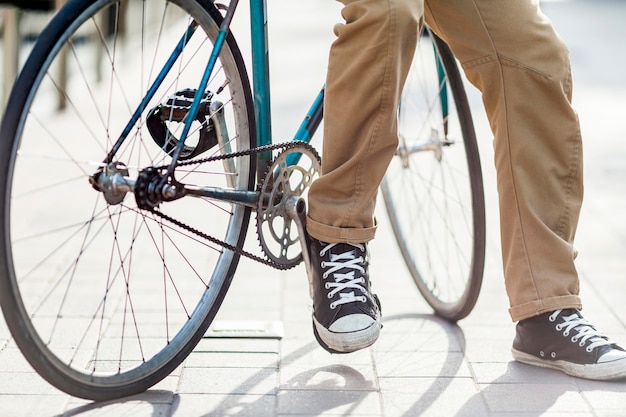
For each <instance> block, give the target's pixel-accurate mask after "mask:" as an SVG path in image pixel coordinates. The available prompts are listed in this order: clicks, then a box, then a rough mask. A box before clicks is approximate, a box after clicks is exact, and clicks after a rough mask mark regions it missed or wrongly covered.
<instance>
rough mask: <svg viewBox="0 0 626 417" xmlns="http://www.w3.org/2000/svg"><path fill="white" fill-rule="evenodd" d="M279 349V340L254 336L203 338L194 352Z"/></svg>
mask: <svg viewBox="0 0 626 417" xmlns="http://www.w3.org/2000/svg"><path fill="white" fill-rule="evenodd" d="M279 351H280V341H279V340H277V339H254V338H250V339H246V338H203V339H201V340H200V342H199V343H198V344H197V345H196V347H195V348H194V352H257V353H264V352H265V353H278V352H279Z"/></svg>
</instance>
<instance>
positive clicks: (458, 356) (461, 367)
mask: <svg viewBox="0 0 626 417" xmlns="http://www.w3.org/2000/svg"><path fill="white" fill-rule="evenodd" d="M374 360H375V362H376V372H377V374H378V376H379V377H433V378H434V377H455V376H456V377H470V376H471V373H470V370H469V368H468V366H467V363H466V362H465V358H464V356H463V354H462V353H459V352H375V354H374Z"/></svg>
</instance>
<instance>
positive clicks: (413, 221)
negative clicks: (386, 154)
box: [381, 28, 485, 321]
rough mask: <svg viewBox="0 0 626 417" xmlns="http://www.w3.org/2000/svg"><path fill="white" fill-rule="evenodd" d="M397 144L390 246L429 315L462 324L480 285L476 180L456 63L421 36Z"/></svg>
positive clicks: (438, 43)
mask: <svg viewBox="0 0 626 417" xmlns="http://www.w3.org/2000/svg"><path fill="white" fill-rule="evenodd" d="M399 138H400V144H399V147H398V151H397V152H396V155H395V157H394V158H393V160H392V162H391V164H390V166H389V169H388V171H387V174H386V176H385V178H384V180H383V183H382V186H381V190H382V195H383V198H384V201H385V206H386V209H387V213H388V216H389V219H390V221H391V225H392V228H393V231H394V234H395V236H396V240H397V242H398V245H399V247H400V250H401V252H402V255H403V257H404V260H405V262H406V265H407V267H408V269H409V271H410V273H411V276H412V277H413V279H414V280H415V283H416V284H417V287H418V288H419V290H420V292H421V293H422V295H423V296H424V298H425V299H426V301H427V302H428V303H429V304H430V306H431V307H432V308H433V309H434V311H435V313H436V314H438V315H439V316H441V317H444V318H446V319H448V320H451V321H456V320H460V319H462V318H464V317H466V316H467V315H468V314H469V313H470V312H471V310H472V309H473V307H474V305H475V304H476V301H477V298H478V294H479V292H480V286H481V283H482V276H483V267H484V256H485V207H484V195H483V185H482V172H481V167H480V159H479V155H478V147H477V145H476V134H475V132H474V125H473V122H472V116H471V113H470V108H469V104H468V101H467V96H466V94H465V89H464V87H463V81H462V78H461V75H460V73H459V69H458V66H457V64H456V61H455V58H454V56H453V55H452V52H451V51H450V49H449V48H448V46H447V45H446V44H445V43H444V42H443V41H442V40H441V39H439V38H437V37H436V36H435V35H434V33H431V32H430V31H429V30H428V29H427V28H426V29H425V32H424V33H423V34H422V36H421V39H420V42H419V45H418V48H417V51H416V53H415V57H414V60H413V64H412V67H411V70H410V73H409V76H408V79H407V82H406V84H405V87H404V90H403V93H402V99H401V103H400V110H399Z"/></svg>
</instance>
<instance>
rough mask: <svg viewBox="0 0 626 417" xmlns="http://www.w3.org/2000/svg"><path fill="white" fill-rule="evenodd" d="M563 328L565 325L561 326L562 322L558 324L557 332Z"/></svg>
mask: <svg viewBox="0 0 626 417" xmlns="http://www.w3.org/2000/svg"><path fill="white" fill-rule="evenodd" d="M562 328H563V326H561V325H560V324H557V325H556V331H557V332H560V331H561V329H562Z"/></svg>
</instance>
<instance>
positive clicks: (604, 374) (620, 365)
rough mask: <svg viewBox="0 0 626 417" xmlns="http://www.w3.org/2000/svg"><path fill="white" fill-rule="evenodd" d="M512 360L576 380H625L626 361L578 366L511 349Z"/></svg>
mask: <svg viewBox="0 0 626 417" xmlns="http://www.w3.org/2000/svg"><path fill="white" fill-rule="evenodd" d="M511 353H512V355H513V359H515V360H516V361H518V362H521V363H525V364H527V365H534V366H540V367H542V368H550V369H556V370H558V371H562V372H565V373H566V374H568V375H571V376H575V377H577V378H584V379H592V380H596V381H610V380H626V360H619V361H613V362H606V363H600V364H589V365H580V364H577V363H572V362H567V361H561V360H555V361H552V360H545V359H541V358H538V357H536V356H533V355H530V354H528V353H525V352H521V351H519V350H517V349H515V348H513V349H511Z"/></svg>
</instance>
